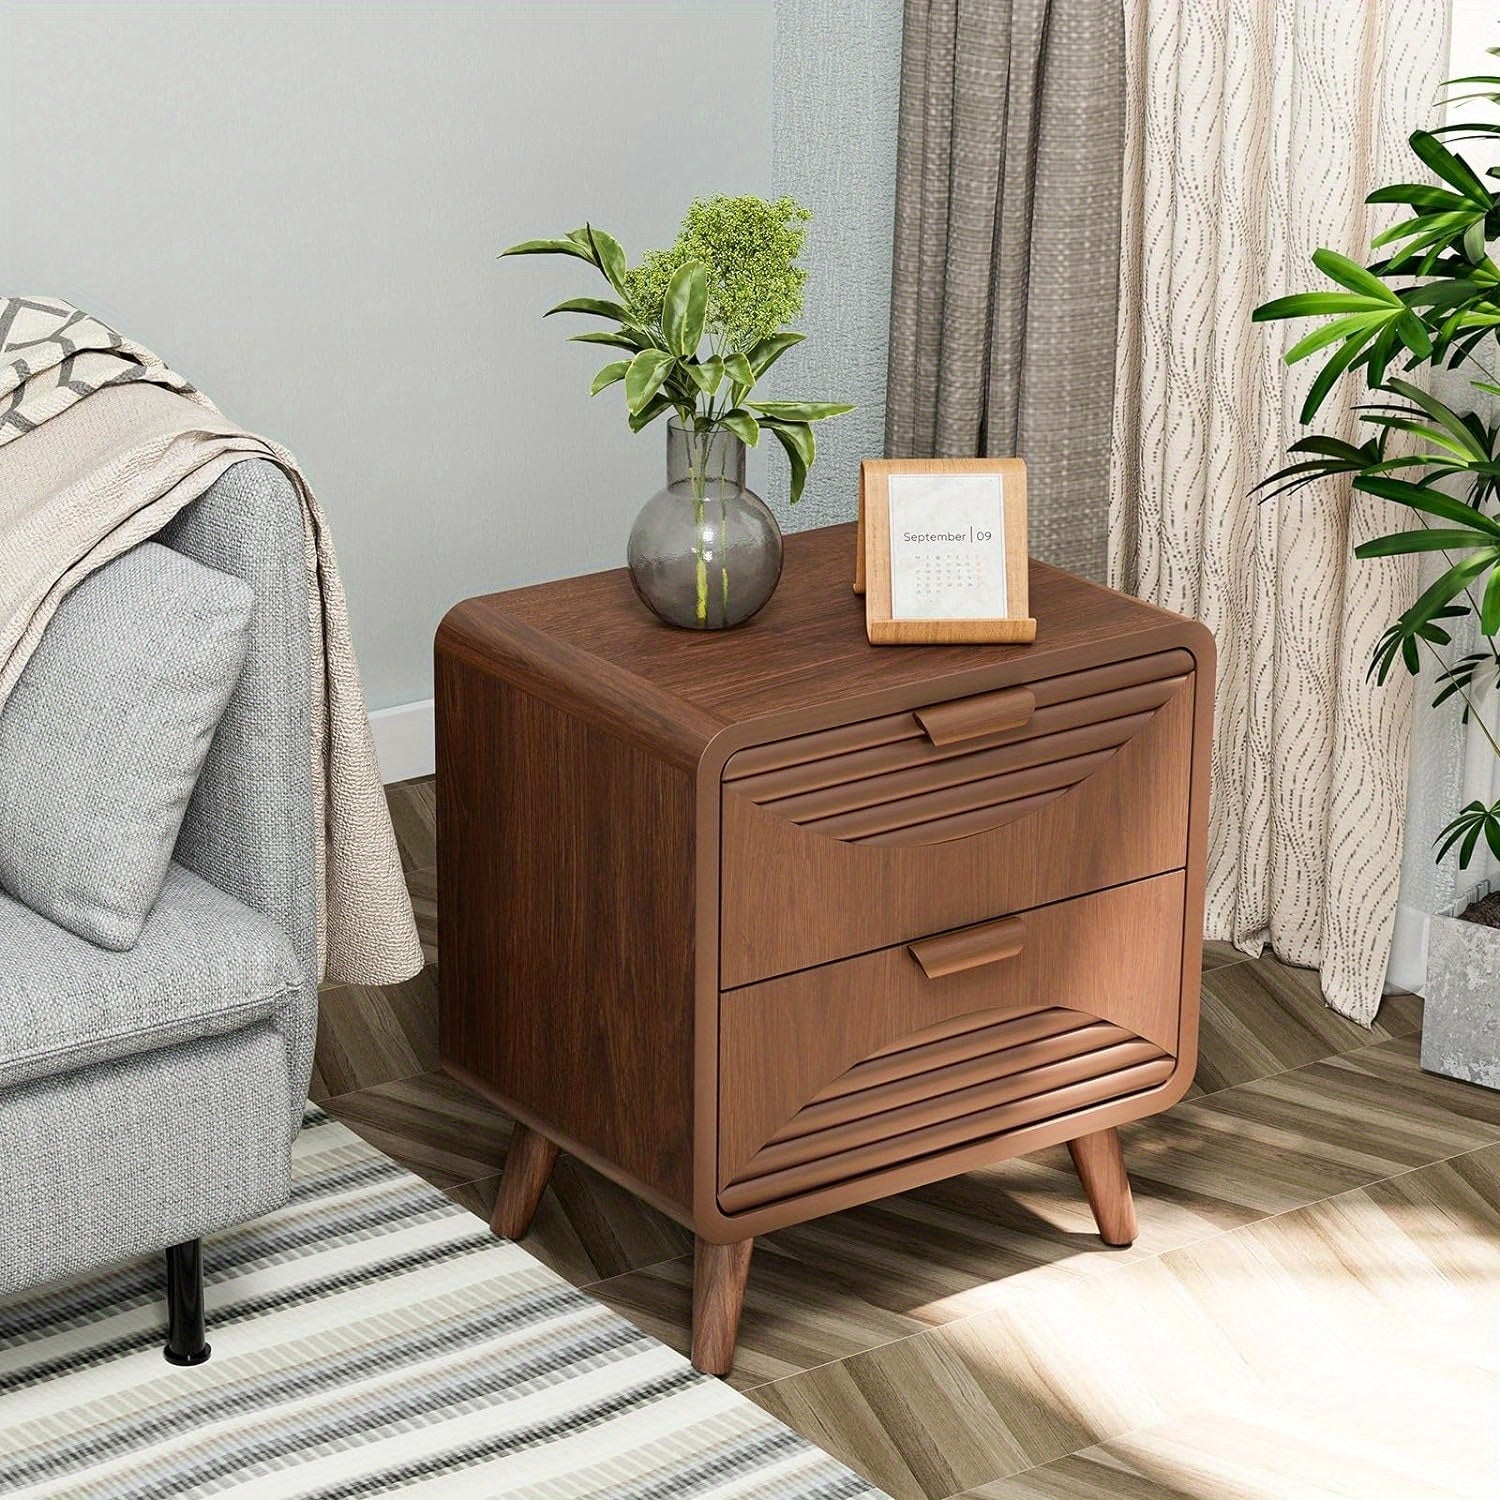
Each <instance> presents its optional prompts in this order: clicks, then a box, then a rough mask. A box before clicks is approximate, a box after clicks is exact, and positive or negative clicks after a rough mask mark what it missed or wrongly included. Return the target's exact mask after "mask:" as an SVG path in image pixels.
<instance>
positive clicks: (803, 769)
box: [724, 651, 1192, 845]
mask: <svg viewBox="0 0 1500 1500" xmlns="http://www.w3.org/2000/svg"><path fill="white" fill-rule="evenodd" d="M1191 672H1192V658H1191V657H1190V656H1188V654H1187V653H1186V652H1185V651H1172V652H1165V653H1163V654H1161V655H1158V656H1149V657H1143V658H1140V659H1138V660H1135V661H1123V662H1113V663H1111V664H1110V665H1109V666H1106V667H1098V668H1095V669H1093V670H1091V671H1087V672H1075V673H1072V674H1071V675H1069V676H1066V677H1054V678H1050V679H1047V680H1045V681H1042V682H1038V683H1035V684H1031V685H1029V686H1028V687H1027V688H1025V689H1022V690H1020V692H1021V693H1022V694H1024V700H1025V706H1026V708H1027V709H1028V712H1027V713H1026V716H1025V719H1024V722H1022V723H1020V724H1017V725H1014V726H1013V727H1008V728H1004V729H1000V730H997V731H995V732H992V733H988V734H985V733H981V734H978V735H975V736H973V737H969V738H964V739H960V740H956V741H949V742H947V743H934V740H933V738H932V734H931V731H930V730H929V729H928V728H927V727H925V726H924V724H923V722H922V716H921V714H920V711H919V712H917V713H902V714H890V715H886V716H885V717H883V718H878V719H867V720H865V721H863V722H862V723H857V724H849V725H843V726H840V727H839V728H837V729H829V730H823V731H820V732H818V733H814V734H806V735H800V736H797V737H796V738H794V739H788V740H782V741H780V742H778V743H776V744H772V745H758V746H755V747H754V748H752V749H749V750H742V751H740V752H739V754H737V755H735V756H732V757H731V758H730V760H729V762H728V763H727V765H726V766H725V768H724V782H725V785H726V787H728V788H730V789H731V790H732V791H733V792H734V793H735V794H736V795H737V796H740V797H744V798H746V799H748V800H749V801H750V802H752V803H754V804H755V805H756V806H757V807H760V808H763V809H764V810H765V811H767V812H768V813H771V814H773V815H775V816H776V817H779V818H784V819H786V820H787V821H788V822H790V823H793V824H795V825H796V826H798V827H800V828H806V829H808V830H809V831H811V832H814V833H819V834H823V835H825V836H827V837H829V838H834V839H840V840H844V841H847V842H850V843H863V844H896V845H900V844H922V843H934V842H939V841H942V840H945V839H952V838H960V837H963V836H965V835H967V834H972V833H977V832H981V831H983V830H985V829H988V828H995V827H998V826H1000V825H1001V824H1003V823H1008V822H1014V821H1016V820H1018V819H1020V818H1024V817H1026V816H1028V815H1029V814H1031V813H1033V812H1035V811H1037V810H1038V809H1039V808H1041V807H1043V806H1045V805H1046V804H1047V803H1048V802H1051V801H1053V800H1054V799H1055V798H1058V797H1061V796H1063V795H1064V794H1065V793H1066V792H1068V791H1070V790H1072V788H1073V787H1075V786H1077V785H1078V784H1079V782H1081V781H1083V780H1084V779H1085V778H1086V777H1088V776H1090V775H1092V774H1093V773H1094V772H1095V771H1097V770H1099V769H1100V767H1102V766H1103V765H1104V764H1105V762H1106V761H1108V760H1109V759H1110V757H1111V756H1113V755H1114V753H1115V752H1116V751H1117V750H1118V749H1119V748H1120V746H1121V745H1123V744H1125V743H1126V741H1128V740H1130V739H1131V738H1132V737H1133V736H1135V735H1137V734H1139V733H1140V732H1141V730H1143V729H1144V728H1145V727H1146V725H1147V724H1148V723H1149V722H1150V721H1151V719H1152V717H1153V716H1154V715H1155V714H1156V712H1157V710H1159V709H1160V708H1161V707H1162V705H1163V704H1165V703H1166V702H1167V701H1168V700H1169V699H1170V698H1172V697H1173V696H1174V695H1175V694H1176V693H1177V692H1178V691H1179V690H1180V689H1181V688H1182V686H1183V685H1184V683H1185V682H1186V681H1187V680H1188V677H1189V676H1190V675H1191ZM985 696H988V697H993V698H995V699H1005V700H1007V702H1008V703H1010V704H1014V703H1015V702H1016V698H1017V695H1016V694H1015V693H1014V692H1012V693H1008V694H999V693H997V694H992V695H985Z"/></svg>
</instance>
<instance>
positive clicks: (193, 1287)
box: [162, 1240, 211, 1365]
mask: <svg viewBox="0 0 1500 1500" xmlns="http://www.w3.org/2000/svg"><path fill="white" fill-rule="evenodd" d="M203 1335H204V1329H203V1241H202V1240H188V1241H187V1243H186V1244H182V1245H171V1246H169V1247H168V1249H167V1345H166V1348H165V1349H163V1350H162V1354H163V1355H164V1356H165V1357H166V1361H167V1363H168V1364H171V1365H201V1364H202V1363H203V1361H204V1360H206V1359H207V1358H208V1356H209V1354H210V1352H211V1351H210V1349H209V1347H208V1345H207V1344H206V1343H205V1342H204V1336H203Z"/></svg>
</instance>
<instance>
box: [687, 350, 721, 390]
mask: <svg viewBox="0 0 1500 1500" xmlns="http://www.w3.org/2000/svg"><path fill="white" fill-rule="evenodd" d="M682 368H683V370H684V371H685V372H686V373H687V377H688V379H689V380H691V381H692V382H693V384H694V385H695V386H697V387H698V389H699V390H700V391H702V392H703V394H704V395H705V396H712V395H714V394H715V392H717V391H718V389H719V387H720V386H721V385H723V383H724V361H723V360H722V359H720V358H719V356H718V355H717V354H715V355H714V356H713V357H712V358H710V359H705V360H703V361H701V362H700V363H698V364H691V365H683V367H682Z"/></svg>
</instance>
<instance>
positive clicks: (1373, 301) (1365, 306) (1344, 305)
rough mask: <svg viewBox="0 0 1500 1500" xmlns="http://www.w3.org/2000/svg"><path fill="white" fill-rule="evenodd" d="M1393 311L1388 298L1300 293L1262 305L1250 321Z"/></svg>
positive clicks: (1258, 321)
mask: <svg viewBox="0 0 1500 1500" xmlns="http://www.w3.org/2000/svg"><path fill="white" fill-rule="evenodd" d="M1391 310H1392V308H1391V301H1390V299H1389V298H1387V297H1363V296H1355V295H1354V294H1353V293H1352V292H1297V293H1295V294H1294V295H1292V296H1290V297H1275V298H1273V299H1272V300H1271V301H1270V302H1263V303H1262V304H1261V305H1260V306H1259V307H1257V308H1256V309H1255V311H1254V312H1253V313H1251V314H1250V320H1251V322H1253V323H1270V322H1274V321H1276V320H1277V319H1280V318H1322V317H1332V316H1335V315H1352V314H1355V313H1372V312H1387V311H1391ZM1397 310H1399V309H1397Z"/></svg>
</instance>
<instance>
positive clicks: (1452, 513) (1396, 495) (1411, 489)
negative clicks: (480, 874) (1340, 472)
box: [1354, 474, 1500, 540]
mask: <svg viewBox="0 0 1500 1500" xmlns="http://www.w3.org/2000/svg"><path fill="white" fill-rule="evenodd" d="M1354 488H1355V489H1357V490H1363V491H1364V492H1365V493H1366V494H1369V495H1379V496H1380V497H1381V498H1382V499H1383V500H1394V501H1395V502H1396V504H1397V505H1404V506H1406V507H1408V508H1409V509H1411V510H1419V511H1421V512H1422V513H1423V514H1424V515H1428V516H1436V517H1438V519H1439V520H1442V521H1453V522H1455V523H1456V524H1457V525H1459V526H1465V527H1468V528H1469V529H1471V530H1473V531H1482V532H1484V534H1485V535H1486V536H1487V537H1489V538H1490V539H1492V540H1500V521H1495V520H1494V519H1493V518H1492V517H1490V516H1487V515H1485V514H1484V513H1483V512H1482V511H1477V510H1475V509H1474V507H1473V506H1472V505H1465V504H1464V502H1463V501H1462V500H1455V499H1454V498H1453V497H1452V496H1451V495H1445V494H1443V493H1442V492H1441V491H1440V490H1433V489H1428V488H1427V487H1426V486H1425V485H1419V484H1412V483H1410V482H1409V481H1408V480H1405V479H1387V478H1385V477H1384V476H1383V475H1378V474H1375V475H1371V474H1362V475H1361V476H1360V477H1359V478H1358V479H1356V480H1355V481H1354Z"/></svg>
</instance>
